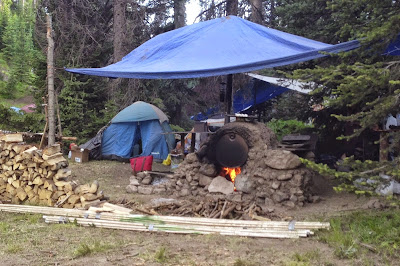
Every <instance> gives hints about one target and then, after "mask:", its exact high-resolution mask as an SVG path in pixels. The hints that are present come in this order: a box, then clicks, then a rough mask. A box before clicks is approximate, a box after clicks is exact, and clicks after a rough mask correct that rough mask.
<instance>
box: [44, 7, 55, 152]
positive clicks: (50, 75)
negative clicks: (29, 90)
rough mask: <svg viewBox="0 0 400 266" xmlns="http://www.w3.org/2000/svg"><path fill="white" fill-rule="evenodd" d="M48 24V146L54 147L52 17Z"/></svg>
mask: <svg viewBox="0 0 400 266" xmlns="http://www.w3.org/2000/svg"><path fill="white" fill-rule="evenodd" d="M46 22H47V43H48V48H47V89H48V95H49V100H48V121H49V142H48V145H53V144H54V143H55V142H56V121H55V114H54V106H55V101H54V97H55V94H54V40H53V27H52V21H51V15H50V14H47V15H46Z"/></svg>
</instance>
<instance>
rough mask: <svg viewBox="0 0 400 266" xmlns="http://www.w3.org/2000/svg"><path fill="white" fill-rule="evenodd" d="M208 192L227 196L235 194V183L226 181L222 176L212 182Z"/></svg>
mask: <svg viewBox="0 0 400 266" xmlns="http://www.w3.org/2000/svg"><path fill="white" fill-rule="evenodd" d="M208 192H211V193H223V194H225V195H228V194H232V193H233V183H232V182H230V181H228V180H226V179H225V178H224V177H222V176H217V177H216V178H214V179H213V180H212V182H211V183H210V185H209V186H208Z"/></svg>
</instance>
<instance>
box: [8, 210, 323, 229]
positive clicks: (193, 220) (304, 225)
mask: <svg viewBox="0 0 400 266" xmlns="http://www.w3.org/2000/svg"><path fill="white" fill-rule="evenodd" d="M0 211H6V212H21V213H41V214H47V215H60V216H70V217H84V216H86V215H89V218H90V217H95V216H96V213H95V212H88V211H83V210H77V209H60V208H53V207H40V206H28V205H13V204H0ZM143 217H150V218H151V219H154V220H159V221H163V222H168V223H174V224H197V225H214V226H233V227H258V228H282V229H287V228H288V227H289V224H290V222H284V221H245V220H229V219H209V218H198V217H177V216H145V215H139V214H130V215H121V214H113V213H101V218H102V219H108V220H121V219H131V218H143ZM294 228H295V229H296V230H298V229H310V230H311V229H324V228H325V229H329V228H330V224H329V223H321V222H295V223H294Z"/></svg>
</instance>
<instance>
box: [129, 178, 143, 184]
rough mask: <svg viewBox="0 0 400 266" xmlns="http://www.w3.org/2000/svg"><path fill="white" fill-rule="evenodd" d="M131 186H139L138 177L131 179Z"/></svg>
mask: <svg viewBox="0 0 400 266" xmlns="http://www.w3.org/2000/svg"><path fill="white" fill-rule="evenodd" d="M129 185H133V186H139V185H140V184H139V180H137V179H136V177H132V176H131V178H130V179H129Z"/></svg>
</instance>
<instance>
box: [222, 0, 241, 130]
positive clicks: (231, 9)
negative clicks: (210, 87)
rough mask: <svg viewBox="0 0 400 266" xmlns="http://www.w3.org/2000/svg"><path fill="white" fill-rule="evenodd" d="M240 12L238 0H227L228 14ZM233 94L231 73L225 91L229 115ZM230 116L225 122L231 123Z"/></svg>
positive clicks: (226, 110)
mask: <svg viewBox="0 0 400 266" xmlns="http://www.w3.org/2000/svg"><path fill="white" fill-rule="evenodd" d="M237 13H238V0H227V1H226V15H227V16H229V15H234V16H236V15H237ZM232 94H233V75H232V74H229V75H228V76H227V77H226V92H225V112H226V114H227V115H229V114H231V111H232V110H231V109H232ZM229 121H230V118H229V117H228V116H226V117H225V124H226V123H229Z"/></svg>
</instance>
